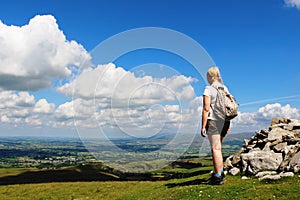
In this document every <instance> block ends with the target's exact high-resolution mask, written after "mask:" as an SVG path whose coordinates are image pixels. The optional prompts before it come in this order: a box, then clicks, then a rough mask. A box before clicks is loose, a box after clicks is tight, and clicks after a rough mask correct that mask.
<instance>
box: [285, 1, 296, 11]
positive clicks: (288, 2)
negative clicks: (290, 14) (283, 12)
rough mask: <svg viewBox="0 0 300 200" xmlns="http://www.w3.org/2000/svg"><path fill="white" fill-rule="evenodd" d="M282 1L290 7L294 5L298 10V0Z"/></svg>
mask: <svg viewBox="0 0 300 200" xmlns="http://www.w3.org/2000/svg"><path fill="white" fill-rule="evenodd" d="M284 3H285V4H286V5H287V6H290V7H296V8H297V9H299V10H300V0H284Z"/></svg>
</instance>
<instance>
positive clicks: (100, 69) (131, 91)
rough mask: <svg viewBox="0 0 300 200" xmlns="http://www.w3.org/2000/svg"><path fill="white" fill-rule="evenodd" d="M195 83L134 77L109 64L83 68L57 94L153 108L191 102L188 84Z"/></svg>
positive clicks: (192, 93) (184, 79)
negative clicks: (154, 105)
mask: <svg viewBox="0 0 300 200" xmlns="http://www.w3.org/2000/svg"><path fill="white" fill-rule="evenodd" d="M194 81H195V79H193V78H191V77H185V76H182V75H180V76H174V77H169V78H160V79H158V78H153V77H151V76H144V77H136V76H135V74H134V73H132V72H130V71H126V70H124V69H123V68H121V67H116V66H115V65H114V64H112V63H110V64H106V65H98V66H97V67H96V68H86V69H83V71H82V73H81V74H80V75H79V76H78V77H77V78H76V79H75V80H73V81H71V82H70V83H66V84H64V85H63V86H61V87H58V88H57V91H59V92H61V93H63V94H65V95H67V96H69V97H71V96H72V95H74V97H75V98H83V99H93V98H96V101H97V102H99V103H104V104H103V105H106V104H105V102H106V101H109V102H110V101H111V100H112V103H113V104H114V106H116V107H119V106H128V104H131V106H136V105H148V104H150V105H152V104H155V103H159V102H162V101H174V100H177V101H178V100H179V101H184V100H191V99H192V98H194V96H195V94H194V89H193V87H191V85H190V83H192V82H194ZM73 92H74V93H73ZM109 106H110V105H109Z"/></svg>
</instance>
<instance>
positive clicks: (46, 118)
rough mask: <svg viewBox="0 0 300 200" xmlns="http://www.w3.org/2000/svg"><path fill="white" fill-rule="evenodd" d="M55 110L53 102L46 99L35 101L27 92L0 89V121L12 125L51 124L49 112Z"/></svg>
mask: <svg viewBox="0 0 300 200" xmlns="http://www.w3.org/2000/svg"><path fill="white" fill-rule="evenodd" d="M54 110H55V105H54V104H53V103H48V102H47V100H46V99H40V100H39V101H37V102H36V101H35V98H34V96H33V95H30V94H29V93H28V92H13V91H2V90H0V115H1V118H0V121H1V122H2V123H11V124H12V125H14V126H15V125H18V124H27V125H42V124H44V125H50V124H53V122H54V121H53V119H52V118H51V114H53V112H54Z"/></svg>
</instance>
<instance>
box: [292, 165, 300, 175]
mask: <svg viewBox="0 0 300 200" xmlns="http://www.w3.org/2000/svg"><path fill="white" fill-rule="evenodd" d="M293 171H294V173H299V172H300V166H298V165H296V166H294V168H293Z"/></svg>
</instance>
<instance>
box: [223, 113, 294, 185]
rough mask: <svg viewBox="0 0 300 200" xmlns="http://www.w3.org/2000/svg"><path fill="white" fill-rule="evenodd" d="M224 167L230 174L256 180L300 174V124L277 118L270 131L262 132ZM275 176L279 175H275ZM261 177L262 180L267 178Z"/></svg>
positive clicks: (258, 132) (246, 140) (226, 162)
mask: <svg viewBox="0 0 300 200" xmlns="http://www.w3.org/2000/svg"><path fill="white" fill-rule="evenodd" d="M244 142H245V143H244V145H243V147H242V148H241V149H240V150H239V151H238V152H237V153H235V154H234V155H231V156H230V157H228V158H227V159H226V161H225V163H224V166H225V169H227V170H228V171H229V173H230V174H232V175H236V174H238V173H241V174H244V175H247V176H253V175H257V174H258V173H259V172H261V171H266V170H271V171H272V173H271V174H267V175H266V176H267V178H270V179H272V178H274V179H277V178H279V177H283V176H291V173H288V175H287V174H286V172H292V173H298V172H300V120H293V119H287V118H274V119H272V123H271V125H270V127H269V129H268V130H260V131H257V132H256V135H255V136H252V137H251V138H250V139H245V141H244ZM274 173H276V174H274ZM263 177H264V176H262V177H260V180H264V179H267V178H263Z"/></svg>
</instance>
